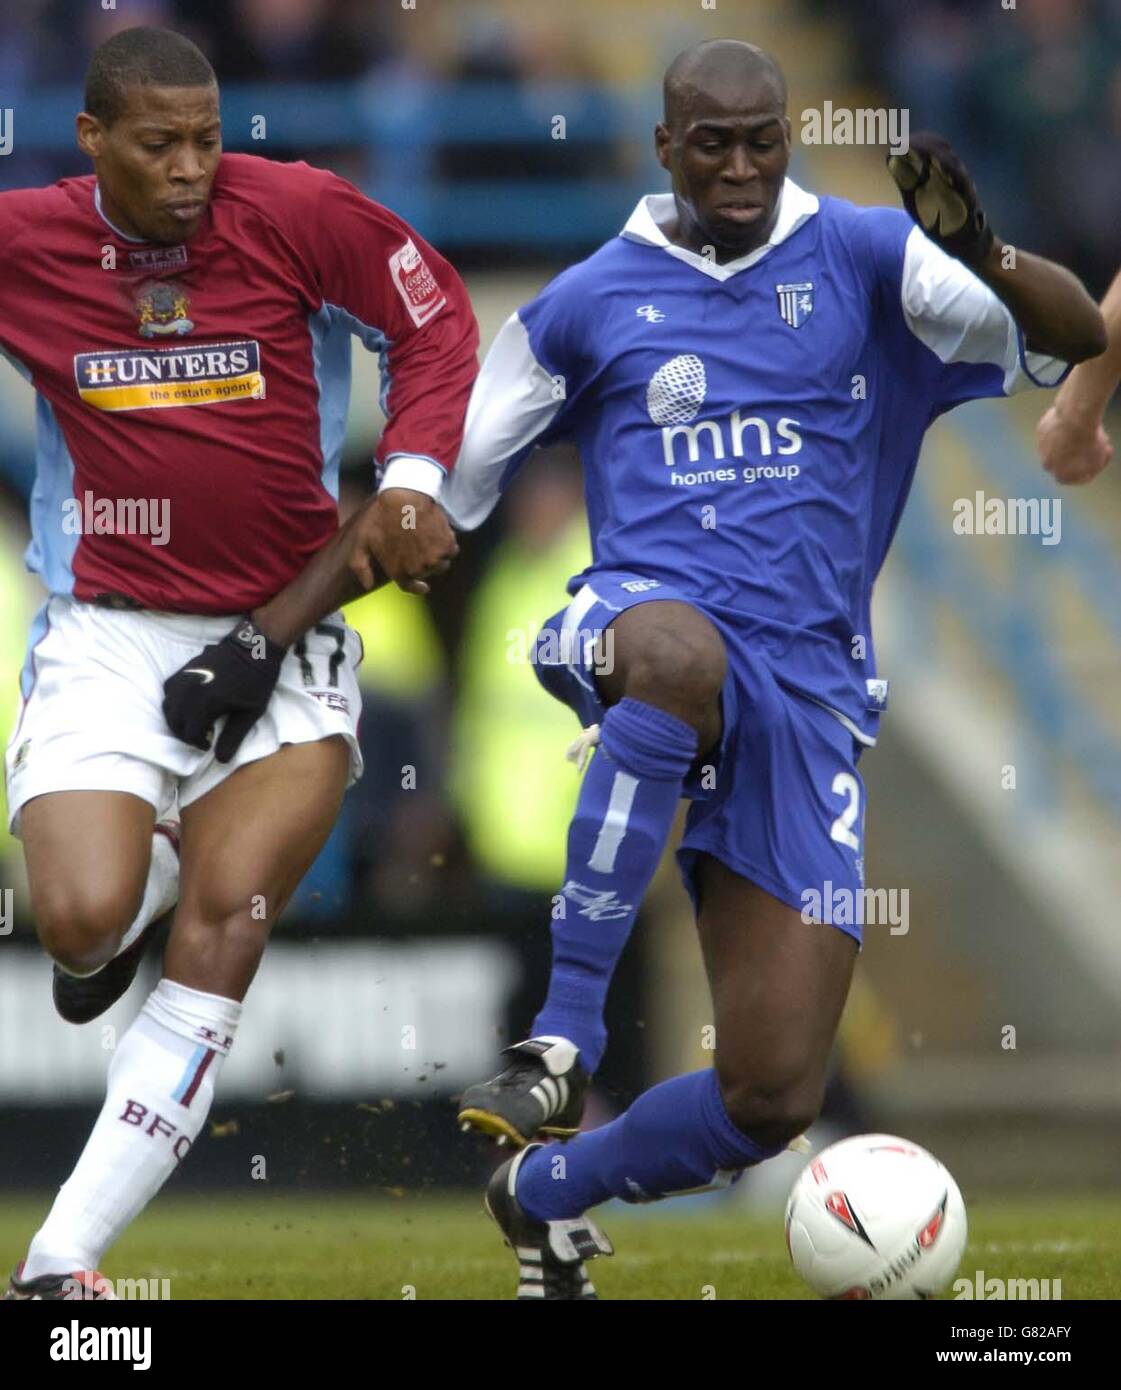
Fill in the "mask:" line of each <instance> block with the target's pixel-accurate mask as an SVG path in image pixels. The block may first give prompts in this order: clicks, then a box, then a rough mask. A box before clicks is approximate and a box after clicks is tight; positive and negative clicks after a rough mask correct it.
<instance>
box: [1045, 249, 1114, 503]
mask: <svg viewBox="0 0 1121 1390" xmlns="http://www.w3.org/2000/svg"><path fill="white" fill-rule="evenodd" d="M1101 308H1102V317H1103V318H1104V319H1105V326H1106V331H1107V332H1108V334H1109V346H1108V347H1107V348H1106V350H1105V352H1103V353H1102V355H1101V356H1100V357H1095V358H1094V359H1093V360H1092V361H1089V362H1082V363H1080V364H1079V365H1078V366H1077V367H1075V369H1074V371H1073V372H1071V374H1070V376H1068V377H1067V379H1066V381H1064V382H1063V384H1062V386H1061V387H1060V389H1059V392H1058V394H1057V395H1056V397H1055V400H1054V403H1053V404H1052V405H1051V407H1050V408H1049V409H1048V410H1047V411H1045V412H1044V414H1043V416H1042V418H1041V419H1040V421H1039V424H1038V425H1037V426H1036V443H1037V444H1038V446H1039V456H1040V458H1041V459H1042V460H1043V466H1044V468H1045V469H1046V470H1047V472H1048V473H1051V474H1053V475H1054V477H1055V481H1056V482H1059V483H1088V482H1090V481H1091V479H1093V478H1096V477H1097V476H1098V474H1099V473H1100V472H1101V471H1102V469H1103V468H1105V467H1106V465H1107V464H1108V463H1109V461H1110V459H1111V458H1112V457H1113V445H1112V444H1111V443H1110V440H1109V436H1108V435H1107V434H1106V432H1105V427H1104V425H1103V423H1102V422H1103V419H1104V417H1105V410H1106V406H1107V405H1108V404H1109V401H1110V398H1111V397H1112V395H1113V393H1114V391H1116V390H1117V383H1118V382H1119V381H1121V274H1119V275H1117V276H1116V277H1115V279H1114V281H1113V283H1112V284H1111V285H1110V287H1109V289H1108V290H1107V291H1106V296H1105V298H1104V299H1103V300H1102V305H1101Z"/></svg>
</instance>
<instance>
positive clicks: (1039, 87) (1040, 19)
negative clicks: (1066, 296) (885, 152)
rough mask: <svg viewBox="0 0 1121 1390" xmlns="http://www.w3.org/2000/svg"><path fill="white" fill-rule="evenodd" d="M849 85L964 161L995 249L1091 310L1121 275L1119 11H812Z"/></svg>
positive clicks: (970, 6) (916, 5) (976, 7)
mask: <svg viewBox="0 0 1121 1390" xmlns="http://www.w3.org/2000/svg"><path fill="white" fill-rule="evenodd" d="M811 3H812V6H813V8H814V9H815V10H818V11H821V12H823V13H824V12H826V11H827V12H828V13H829V15H830V16H832V17H835V16H836V14H837V11H838V9H840V10H841V11H843V13H844V18H845V22H846V24H847V25H849V26H851V29H852V34H853V43H852V54H853V58H854V61H855V63H856V65H857V68H858V76H859V77H861V78H862V79H864V81H865V82H866V83H868V84H869V85H870V86H874V87H876V88H878V89H880V90H881V91H882V92H883V93H884V95H885V96H886V98H887V100H888V101H889V102H890V104H893V105H897V106H905V107H907V108H908V109H909V111H910V125H911V129H912V130H920V129H929V130H937V131H939V132H940V133H942V134H944V135H946V136H947V137H948V138H949V139H950V140H951V141H952V142H953V143H954V144H955V145H956V146H957V147H958V148H959V149H960V150H961V151H962V153H963V155H964V156H965V158H966V161H967V163H968V164H969V167H970V169H971V171H972V172H973V173H974V177H975V179H976V182H977V184H978V187H979V188H980V190H981V191H982V193H983V195H984V201H985V204H986V207H987V210H988V212H989V214H990V217H991V220H992V222H993V224H994V226H995V227H996V228H997V230H998V231H999V232H1000V234H1001V236H1002V237H1003V238H1004V239H1005V240H1006V241H1010V242H1013V243H1014V244H1016V245H1020V246H1024V247H1026V248H1028V249H1030V250H1033V251H1038V252H1040V253H1041V254H1043V255H1047V256H1050V257H1053V258H1054V259H1056V260H1058V261H1061V262H1062V263H1063V264H1064V265H1068V266H1070V267H1071V268H1072V269H1074V270H1076V271H1078V273H1079V274H1080V275H1081V276H1082V277H1083V279H1084V280H1085V281H1086V283H1087V284H1088V285H1089V286H1090V288H1091V290H1092V291H1093V292H1094V293H1095V294H1096V295H1097V296H1098V297H1099V298H1100V296H1101V294H1102V293H1103V292H1104V290H1105V288H1106V286H1107V285H1108V284H1109V282H1110V280H1111V279H1112V277H1113V275H1114V274H1115V272H1116V270H1117V267H1118V264H1119V263H1121V254H1119V253H1121V237H1119V235H1118V229H1119V228H1121V159H1119V158H1118V150H1119V149H1121V0H1013V3H1011V4H1010V5H1009V7H1008V8H1006V7H1005V5H1004V4H1002V3H1000V0H992V3H979V0H905V2H901V0H842V3H840V4H838V0H811Z"/></svg>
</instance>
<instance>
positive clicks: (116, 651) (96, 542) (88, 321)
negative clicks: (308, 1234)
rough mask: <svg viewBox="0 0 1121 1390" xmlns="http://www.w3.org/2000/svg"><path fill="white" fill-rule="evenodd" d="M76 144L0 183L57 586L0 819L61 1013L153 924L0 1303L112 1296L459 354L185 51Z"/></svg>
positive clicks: (144, 39)
mask: <svg viewBox="0 0 1121 1390" xmlns="http://www.w3.org/2000/svg"><path fill="white" fill-rule="evenodd" d="M78 139H79V144H80V146H81V148H82V150H83V151H84V152H85V153H86V154H87V155H89V156H90V158H91V159H92V161H93V165H94V173H93V174H92V175H90V176H87V177H84V178H73V179H66V180H64V181H62V182H61V183H58V184H56V185H54V186H53V187H50V188H41V189H28V190H20V191H15V192H8V193H3V194H0V244H2V245H3V247H4V259H3V266H2V269H0V349H2V350H3V352H4V354H5V356H6V357H7V358H8V359H9V360H10V361H11V362H12V363H13V364H14V365H15V367H16V368H17V370H19V371H20V372H21V373H22V374H23V375H24V376H25V377H26V378H27V379H28V381H30V383H31V385H32V386H33V387H34V389H35V391H36V393H37V397H38V402H37V405H38V446H37V447H38V458H37V469H36V476H35V483H34V489H33V493H32V498H31V526H32V540H31V546H30V549H29V552H28V562H29V565H30V568H31V569H32V570H33V571H35V573H37V574H38V575H39V576H40V578H41V579H42V581H43V583H44V585H45V587H46V589H47V591H48V595H49V597H48V599H47V602H46V604H45V605H44V607H43V609H42V611H41V612H40V614H39V616H38V617H37V619H36V620H35V624H34V629H33V631H32V634H31V641H30V645H29V653H28V659H27V664H26V667H25V670H24V672H23V678H22V679H23V696H24V701H23V705H22V710H21V713H20V717H19V722H18V725H17V727H16V730H15V732H14V734H13V736H12V739H11V742H10V744H9V747H8V751H7V760H6V773H7V799H8V814H9V816H10V819H11V824H12V826H13V829H14V830H15V832H16V833H17V834H18V835H19V836H20V837H21V838H22V840H23V844H24V851H25V856H26V860H27V867H28V875H29V883H30V892H31V900H32V906H33V910H34V916H35V922H36V927H37V930H38V933H39V937H40V940H41V942H42V944H43V946H44V947H45V949H46V951H47V952H48V954H49V955H50V956H51V957H52V959H53V960H54V962H55V966H54V998H55V1004H56V1006H57V1008H58V1010H59V1012H60V1013H61V1014H62V1015H63V1017H64V1018H66V1019H68V1020H70V1021H72V1022H76V1023H81V1022H86V1021H88V1020H89V1019H92V1018H94V1017H96V1016H97V1015H98V1014H100V1013H101V1012H103V1011H104V1009H106V1008H108V1007H109V1005H110V1004H111V1003H113V1002H114V1000H116V999H117V998H119V997H120V995H121V994H122V993H123V992H124V990H125V989H126V988H127V987H128V985H129V983H130V982H131V980H132V979H133V977H134V976H135V973H136V970H137V967H138V964H139V961H140V956H141V953H142V951H143V950H144V947H145V945H146V943H147V941H148V940H149V937H150V931H151V927H152V925H153V924H154V923H155V921H156V920H157V918H159V917H161V916H162V915H163V914H164V913H165V912H167V911H168V910H169V909H170V908H171V907H172V906H175V907H176V911H175V917H174V920H173V923H172V926H171V931H170V936H169V939H168V944H167V948H166V952H165V956H164V962H163V975H162V978H161V980H160V982H159V984H158V985H157V987H156V989H155V990H154V991H153V993H152V994H151V996H150V997H149V998H148V1000H147V1002H146V1003H145V1004H144V1006H143V1009H142V1010H141V1012H140V1014H139V1016H138V1018H137V1019H136V1021H135V1023H134V1024H133V1026H132V1027H131V1028H130V1029H129V1030H128V1031H127V1032H126V1033H125V1034H124V1036H123V1037H122V1038H121V1039H120V1042H119V1044H118V1046H117V1049H116V1051H115V1052H114V1054H113V1061H112V1066H111V1067H110V1070H109V1078H108V1093H107V1098H106V1102H105V1108H104V1109H103V1110H102V1112H101V1117H100V1118H99V1120H98V1121H97V1124H96V1126H95V1128H94V1130H93V1134H92V1135H91V1138H90V1140H89V1143H88V1144H87V1146H86V1148H85V1150H84V1151H83V1153H82V1155H81V1157H80V1159H79V1161H78V1164H77V1166H76V1168H75V1169H74V1171H73V1173H72V1175H71V1177H70V1178H69V1180H68V1181H67V1182H66V1183H65V1184H64V1186H63V1187H62V1189H61V1191H60V1192H59V1194H58V1197H57V1199H56V1200H55V1202H54V1205H53V1206H52V1208H51V1210H50V1213H49V1214H48V1216H47V1218H46V1220H45V1222H44V1224H43V1226H42V1227H41V1228H40V1230H39V1231H38V1232H37V1233H36V1235H35V1237H34V1239H33V1240H32V1242H31V1246H30V1250H29V1252H28V1254H27V1257H26V1259H25V1260H24V1261H23V1262H22V1263H21V1264H20V1265H19V1266H18V1267H17V1269H16V1272H15V1274H14V1275H13V1277H12V1281H11V1284H10V1288H9V1294H8V1296H9V1297H12V1298H17V1299H18V1298H44V1299H58V1298H67V1297H71V1296H73V1297H80V1296H89V1293H90V1291H91V1290H92V1292H93V1293H94V1294H95V1296H102V1295H103V1294H104V1293H105V1291H106V1290H105V1287H104V1285H103V1284H102V1283H101V1282H99V1280H100V1276H98V1275H97V1265H98V1263H99V1262H100V1260H101V1258H102V1256H103V1254H104V1252H105V1250H106V1249H107V1248H108V1247H109V1245H110V1244H111V1243H112V1242H113V1240H115V1238H116V1237H117V1235H118V1234H119V1233H120V1231H121V1230H123V1229H124V1227H125V1225H127V1223H128V1222H129V1221H130V1220H131V1219H132V1217H133V1216H135V1215H136V1213H137V1212H139V1211H140V1210H141V1209H142V1208H143V1206H144V1205H145V1204H146V1202H147V1201H148V1200H149V1199H150V1198H151V1197H152V1196H153V1195H154V1194H155V1192H156V1191H158V1189H159V1188H160V1186H161V1185H162V1184H163V1182H164V1181H165V1179H166V1178H167V1177H168V1176H169V1174H170V1173H171V1172H172V1171H173V1169H174V1168H175V1167H176V1165H177V1164H178V1163H180V1162H181V1161H182V1160H183V1159H184V1158H185V1157H186V1155H187V1153H188V1151H189V1150H190V1147H191V1144H192V1143H193V1141H194V1139H195V1137H196V1136H197V1134H198V1133H199V1132H200V1130H201V1128H202V1126H203V1124H204V1122H205V1118H206V1114H207V1111H208V1109H209V1106H210V1102H211V1099H212V1097H213V1094H214V1087H215V1084H216V1082H217V1079H218V1075H219V1072H220V1070H221V1065H222V1061H223V1059H224V1058H225V1056H226V1055H227V1054H228V1052H229V1050H230V1047H231V1046H232V1044H233V1040H234V1035H235V1033H236V1028H237V1021H238V1016H239V1014H240V1011H241V1001H242V999H243V997H244V995H245V992H246V990H247V989H248V986H249V983H250V981H251V980H252V978H253V974H254V972H255V970H256V968H257V964H258V962H259V960H260V956H261V953H262V951H263V949H264V945H265V941H266V938H267V935H268V932H269V929H270V927H271V924H272V922H273V921H275V919H276V917H277V915H278V914H279V913H280V912H281V911H282V910H283V907H284V905H285V903H286V901H287V900H288V898H289V897H290V896H291V894H292V892H293V891H294V889H295V888H296V886H297V884H298V883H299V881H300V879H301V877H302V876H303V874H304V872H305V871H306V869H307V868H308V866H309V865H310V864H311V863H312V861H313V860H314V858H315V856H316V854H317V853H318V851H319V849H320V847H321V846H322V844H323V842H324V840H325V839H326V837H327V835H328V834H329V832H330V830H331V827H332V825H333V824H334V821H335V818H336V816H337V813H338V809H339V805H340V803H341V800H342V796H343V792H344V791H345V789H346V787H347V785H348V784H349V783H350V782H351V781H353V780H354V779H355V778H356V777H357V776H359V775H360V772H361V758H360V754H359V748H358V742H357V738H356V730H357V723H358V717H359V712H360V695H359V687H358V683H357V680H356V676H355V671H356V667H357V665H358V662H359V661H360V659H361V644H360V642H359V640H358V637H357V635H356V634H355V633H354V632H353V631H352V630H351V629H350V628H349V627H348V626H347V624H346V623H345V621H344V620H343V618H342V617H341V615H340V614H339V613H338V612H337V611H335V610H337V608H338V606H339V604H341V603H342V602H345V601H346V599H348V598H351V597H355V596H356V595H357V594H358V593H359V592H362V591H363V590H364V589H367V588H369V587H372V586H373V584H374V583H375V582H382V581H384V580H385V579H392V580H395V581H396V582H398V583H399V584H401V585H402V587H406V588H409V589H410V590H412V591H414V592H417V591H421V592H422V591H423V590H424V589H425V588H426V584H425V579H426V576H431V575H433V574H437V573H440V572H442V571H443V570H444V569H445V568H446V567H447V564H448V563H449V561H450V559H451V557H452V555H454V552H455V540H454V536H453V534H452V532H451V529H450V527H449V526H448V524H447V521H446V520H445V518H444V515H443V512H442V511H441V510H440V508H439V507H438V506H437V505H436V503H435V502H434V501H433V500H432V497H431V493H432V491H433V490H434V489H433V488H432V487H431V485H430V484H429V482H428V479H429V478H430V477H431V475H432V474H433V473H435V474H438V475H440V476H442V475H443V474H444V473H445V472H446V471H447V470H450V469H451V467H452V466H453V464H454V461H455V458H456V455H457V453H458V450H459V447H460V442H461V437H462V430H463V418H464V412H465V409H466V405H467V399H468V396H469V393H470V389H471V385H472V382H473V381H474V378H475V375H476V372H477V361H476V349H477V341H478V336H477V329H476V325H475V320H474V316H473V314H472V311H471V307H470V304H469V302H468V299H467V294H466V292H465V290H464V287H463V284H462V282H461V281H460V279H459V277H458V275H457V274H456V273H455V271H454V270H453V269H452V267H451V266H450V265H449V264H448V263H447V261H445V260H444V258H443V257H442V256H440V255H439V254H438V253H437V252H436V251H435V250H433V248H432V247H431V246H429V245H427V244H426V243H425V242H424V240H423V239H422V238H421V237H420V236H418V235H417V233H416V232H414V231H413V230H411V229H410V228H409V227H408V226H406V225H405V223H403V222H402V221H401V220H400V218H398V217H396V216H394V214H393V213H392V212H390V211H389V210H388V209H386V208H384V207H380V206H379V205H378V204H376V203H374V202H371V201H370V200H369V199H368V198H366V197H364V196H363V195H362V194H361V193H359V192H358V190H357V189H355V188H354V187H352V186H351V185H350V184H349V183H347V182H346V181H344V180H343V179H341V178H338V177H336V176H335V175H334V174H331V173H328V172H326V171H324V170H320V169H314V168H311V167H309V166H308V165H306V164H278V163H272V162H270V161H268V160H266V159H261V158H256V157H252V156H248V155H241V154H232V155H224V154H223V153H222V150H221V126H220V118H219V99H218V87H217V83H216V79H215V76H214V73H213V70H212V69H211V67H210V65H209V63H208V62H207V60H206V58H205V57H204V55H203V54H202V53H201V52H200V51H199V50H198V49H197V48H196V47H195V45H194V44H192V43H191V42H189V41H188V40H187V39H185V38H183V37H182V36H180V35H177V34H175V33H172V32H170V31H167V30H161V29H151V28H136V29H128V30H125V31H123V32H121V33H118V34H117V35H116V36H114V37H113V38H111V39H110V40H108V41H107V42H106V43H105V44H103V45H101V47H100V48H98V49H97V50H96V52H95V53H94V54H93V57H92V60H91V64H90V68H89V72H88V76H87V84H86V110H85V111H84V112H83V113H82V114H81V115H80V116H79V117H78ZM355 336H357V337H358V338H359V340H360V341H361V342H362V343H363V344H364V345H365V346H366V347H367V348H368V349H369V350H370V351H372V352H376V353H377V354H378V355H379V358H380V360H381V369H382V404H383V407H384V409H385V413H386V418H387V423H386V427H385V431H384V434H383V437H382V439H381V442H380V445H379V447H378V451H377V462H378V467H379V473H380V490H379V492H378V495H377V497H376V498H375V499H374V500H373V501H372V502H371V503H370V504H369V505H368V506H367V507H365V508H364V509H362V510H361V511H360V512H359V513H358V514H357V516H356V517H355V518H354V520H353V522H351V523H348V525H347V527H345V528H343V530H342V531H340V530H339V528H338V517H337V510H336V496H337V482H338V469H339V458H340V454H341V452H342V447H343V438H344V431H345V426H346V416H347V402H348V394H349V389H350V356H351V339H352V337H355ZM418 481H419V482H421V483H422V484H423V486H422V487H421V488H420V489H418V488H417V486H416V485H417V483H418ZM406 521H407V523H408V524H405V523H406ZM340 556H341V561H339V557H340ZM337 561H339V562H337ZM336 562H337V563H336ZM293 585H295V593H296V600H297V601H296V602H293V601H292V598H291V594H292V591H293ZM282 593H284V595H285V597H284V599H283V600H282V601H279V602H278V597H279V596H280V595H281V594H282ZM302 614H311V615H312V616H311V617H310V618H302V617H301V615H302ZM309 629H310V630H309ZM207 702H211V703H207ZM219 705H220V706H221V709H222V716H221V717H220V718H217V719H215V718H214V716H213V711H214V710H215V709H217V708H218V706H219ZM254 904H256V905H257V906H256V907H254ZM262 906H263V909H264V910H263V911H262V910H261V908H262ZM75 1290H78V1292H77V1293H76V1292H75ZM82 1291H85V1292H84V1293H83V1292H82Z"/></svg>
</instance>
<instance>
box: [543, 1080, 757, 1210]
mask: <svg viewBox="0 0 1121 1390" xmlns="http://www.w3.org/2000/svg"><path fill="white" fill-rule="evenodd" d="M784 1147H785V1146H784V1145H781V1144H780V1145H778V1146H777V1147H772V1148H765V1147H763V1146H762V1145H760V1144H757V1143H755V1141H754V1140H753V1139H749V1138H748V1137H747V1135H746V1134H742V1133H741V1132H740V1131H739V1130H738V1129H737V1128H736V1127H735V1125H734V1124H733V1123H732V1121H731V1120H730V1119H729V1118H728V1112H727V1110H726V1109H725V1108H724V1101H723V1099H722V1097H721V1095H720V1087H719V1085H718V1083H717V1080H716V1072H715V1071H713V1069H712V1068H711V1067H709V1068H708V1069H707V1070H705V1071H695V1072H691V1073H690V1074H689V1075H688V1076H675V1077H674V1078H673V1079H672V1080H671V1081H663V1082H662V1083H661V1085H659V1086H655V1087H653V1088H652V1089H651V1090H649V1091H644V1092H643V1094H642V1095H640V1096H639V1098H638V1099H637V1100H636V1101H635V1103H634V1104H633V1105H632V1106H631V1107H630V1109H629V1110H625V1111H624V1112H623V1114H622V1115H620V1116H619V1118H618V1119H617V1120H612V1121H611V1123H610V1124H607V1125H603V1126H602V1128H600V1129H594V1130H592V1131H591V1133H590V1134H579V1135H577V1136H576V1138H575V1139H572V1140H570V1141H569V1142H568V1143H567V1144H546V1145H544V1147H542V1148H540V1149H537V1150H535V1151H534V1152H533V1153H531V1154H530V1155H529V1157H528V1158H526V1159H525V1160H524V1161H523V1162H522V1166H521V1169H520V1171H519V1173H518V1188H517V1194H516V1195H517V1199H518V1203H519V1205H520V1206H521V1208H522V1210H523V1211H524V1212H525V1213H526V1214H527V1215H528V1216H530V1217H532V1218H533V1219H534V1220H535V1221H562V1220H566V1219H567V1218H569V1217H573V1216H581V1215H583V1213H584V1212H585V1211H587V1210H588V1209H589V1208H590V1207H594V1206H598V1205H599V1203H600V1202H606V1201H607V1200H608V1198H610V1197H622V1198H623V1199H624V1200H625V1201H628V1202H641V1201H648V1200H652V1199H653V1198H656V1197H670V1196H674V1195H675V1194H681V1193H684V1192H689V1191H696V1190H697V1189H698V1188H706V1187H718V1186H723V1185H725V1183H727V1182H728V1181H730V1180H731V1177H732V1176H733V1175H734V1174H736V1173H739V1172H740V1171H741V1170H742V1169H744V1168H747V1167H750V1166H751V1165H752V1164H754V1163H761V1162H762V1161H763V1160H764V1159H766V1158H772V1157H773V1156H774V1155H775V1154H777V1153H781V1152H782V1151H783V1148H784Z"/></svg>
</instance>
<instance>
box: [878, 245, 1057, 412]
mask: <svg viewBox="0 0 1121 1390" xmlns="http://www.w3.org/2000/svg"><path fill="white" fill-rule="evenodd" d="M902 299H903V314H904V317H905V318H906V320H907V326H908V328H910V330H911V332H912V333H913V334H914V335H915V336H916V337H917V338H918V339H919V340H920V341H921V342H923V343H925V344H926V346H927V347H928V348H930V350H931V352H933V353H934V354H935V355H936V356H937V357H938V358H939V359H940V360H941V361H942V362H946V363H949V362H969V363H973V364H982V363H988V364H991V365H993V366H997V367H1000V368H1002V369H1003V371H1004V393H1005V395H1006V396H1010V395H1012V394H1013V393H1014V392H1016V391H1022V390H1024V389H1026V388H1027V387H1031V386H1045V387H1050V386H1057V385H1058V384H1059V382H1060V381H1061V380H1062V378H1063V375H1064V373H1065V372H1066V370H1067V366H1068V364H1067V363H1066V362H1063V361H1060V359H1059V358H1057V357H1048V356H1046V355H1044V354H1043V353H1040V352H1028V351H1027V349H1026V347H1025V344H1024V338H1023V334H1022V333H1021V332H1020V330H1019V327H1018V326H1017V324H1016V320H1015V319H1014V318H1013V317H1012V315H1011V314H1010V313H1009V311H1008V310H1007V308H1005V306H1004V305H1003V304H1002V303H1001V302H1000V300H999V299H998V298H997V297H996V295H995V294H994V293H993V292H992V290H990V289H989V287H988V285H986V284H985V283H984V282H983V281H982V280H979V279H978V278H977V276H976V275H974V274H973V273H972V271H970V270H969V269H968V268H967V267H966V266H964V265H963V264H962V263H961V261H959V260H955V258H954V257H953V256H950V255H947V253H946V252H945V251H943V250H942V248H941V247H940V246H936V245H935V243H934V242H933V241H931V239H930V238H929V237H928V236H926V235H925V234H924V233H923V232H922V231H921V230H920V228H918V227H915V228H914V230H913V231H912V232H911V234H910V236H909V237H908V238H907V244H906V247H905V250H904V255H903V279H902Z"/></svg>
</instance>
